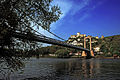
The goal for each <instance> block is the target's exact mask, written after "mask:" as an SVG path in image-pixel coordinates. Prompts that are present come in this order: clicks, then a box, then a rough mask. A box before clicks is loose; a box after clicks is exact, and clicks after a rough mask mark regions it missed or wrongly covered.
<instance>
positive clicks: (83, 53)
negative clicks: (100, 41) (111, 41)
mask: <svg viewBox="0 0 120 80" xmlns="http://www.w3.org/2000/svg"><path fill="white" fill-rule="evenodd" d="M86 39H90V55H91V56H94V52H93V50H92V43H91V42H92V37H91V36H88V37H85V38H84V48H86ZM88 54H89V53H88ZM82 56H83V57H86V56H87V53H86V52H85V51H83V52H82Z"/></svg>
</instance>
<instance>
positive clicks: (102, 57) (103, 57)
mask: <svg viewBox="0 0 120 80" xmlns="http://www.w3.org/2000/svg"><path fill="white" fill-rule="evenodd" d="M32 57H35V58H58V57H57V56H48V55H45V56H39V57H38V56H32ZM68 58H85V57H82V56H71V57H68ZM92 58H99V59H120V58H119V57H117V58H115V57H105V56H94V57H92Z"/></svg>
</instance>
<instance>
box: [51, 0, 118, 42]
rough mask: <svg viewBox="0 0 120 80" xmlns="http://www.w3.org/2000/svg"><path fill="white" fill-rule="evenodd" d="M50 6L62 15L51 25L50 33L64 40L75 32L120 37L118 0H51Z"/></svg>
mask: <svg viewBox="0 0 120 80" xmlns="http://www.w3.org/2000/svg"><path fill="white" fill-rule="evenodd" d="M52 4H53V5H58V6H59V7H60V9H61V12H62V13H63V14H62V15H61V16H60V19H59V20H58V21H57V22H55V23H52V24H51V31H52V32H53V33H55V34H57V35H58V36H60V37H62V38H64V39H66V40H67V39H68V38H69V37H70V35H76V33H77V32H80V33H81V34H86V35H91V36H99V37H100V36H102V35H104V36H112V35H120V0H53V2H52ZM52 37H53V36H52Z"/></svg>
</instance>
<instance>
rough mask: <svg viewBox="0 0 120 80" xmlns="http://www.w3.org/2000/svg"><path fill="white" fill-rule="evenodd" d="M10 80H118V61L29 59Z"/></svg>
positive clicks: (119, 73) (119, 65)
mask: <svg viewBox="0 0 120 80" xmlns="http://www.w3.org/2000/svg"><path fill="white" fill-rule="evenodd" d="M9 79H10V80H120V59H79V58H69V59H58V58H39V59H36V58H31V59H29V60H26V61H25V67H24V68H23V69H22V70H19V71H16V72H14V73H12V74H10V75H9Z"/></svg>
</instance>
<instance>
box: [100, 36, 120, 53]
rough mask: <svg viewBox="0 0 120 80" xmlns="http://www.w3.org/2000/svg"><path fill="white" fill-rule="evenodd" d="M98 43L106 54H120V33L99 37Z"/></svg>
mask: <svg viewBox="0 0 120 80" xmlns="http://www.w3.org/2000/svg"><path fill="white" fill-rule="evenodd" d="M98 45H99V46H100V51H102V52H104V53H105V54H106V55H114V54H118V55H120V35H114V36H108V37H105V38H104V39H99V41H98Z"/></svg>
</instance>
